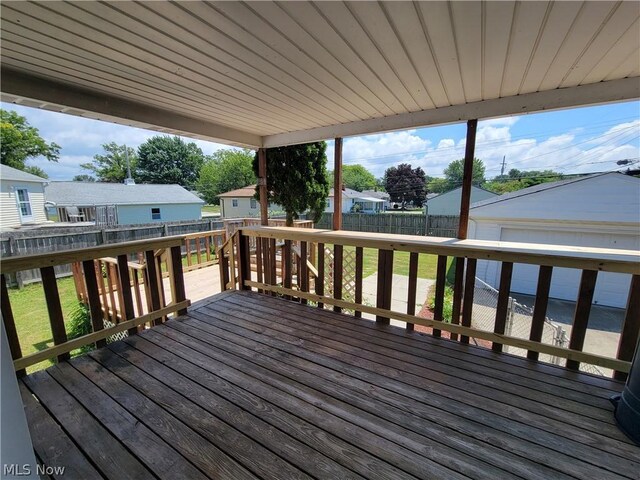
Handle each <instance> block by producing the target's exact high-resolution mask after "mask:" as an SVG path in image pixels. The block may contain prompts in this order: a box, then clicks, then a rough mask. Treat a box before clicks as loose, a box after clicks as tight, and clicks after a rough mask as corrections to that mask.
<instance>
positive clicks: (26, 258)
mask: <svg viewBox="0 0 640 480" xmlns="http://www.w3.org/2000/svg"><path fill="white" fill-rule="evenodd" d="M182 242H183V236H182V235H175V236H171V237H162V238H152V239H144V240H135V241H133V242H122V243H114V244H109V245H98V246H96V247H88V248H79V249H76V250H64V251H61V252H50V253H40V254H36V255H19V256H15V257H3V258H2V263H1V264H0V270H1V271H2V273H4V274H7V273H14V272H20V271H23V270H30V269H34V268H42V267H55V266H57V265H66V264H69V263H74V262H82V261H84V260H93V259H96V258H102V257H117V256H118V255H122V254H125V253H133V252H139V251H143V250H157V249H161V248H170V247H176V246H179V245H181V244H182Z"/></svg>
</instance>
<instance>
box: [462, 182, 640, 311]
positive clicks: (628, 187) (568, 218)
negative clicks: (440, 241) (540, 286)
mask: <svg viewBox="0 0 640 480" xmlns="http://www.w3.org/2000/svg"><path fill="white" fill-rule="evenodd" d="M469 238H476V239H480V240H501V241H505V242H524V243H538V244H539V243H544V244H552V245H572V246H578V247H580V246H582V247H600V248H614V249H624V250H633V251H635V252H637V251H639V250H640V179H638V178H635V177H631V176H629V175H624V174H622V173H617V172H613V173H604V174H596V175H590V176H585V177H579V178H575V179H571V180H563V181H559V182H553V183H544V184H541V185H536V186H533V187H529V188H525V189H523V190H518V191H516V192H512V193H508V194H505V195H501V196H498V197H495V198H491V199H488V200H484V201H482V202H478V203H475V204H473V205H472V206H471V209H470V224H469ZM580 274H581V272H580V270H576V269H567V268H554V269H553V274H552V281H551V291H550V296H551V297H553V298H559V299H564V300H573V301H575V300H576V298H577V295H578V288H579V284H580ZM476 275H477V276H478V277H479V278H480V279H481V280H483V281H485V282H487V283H489V284H490V285H493V286H494V287H496V288H497V286H498V284H499V281H500V267H499V265H498V264H497V263H496V262H490V261H479V262H478V267H477V273H476ZM537 279H538V267H537V266H533V265H524V264H515V265H514V269H513V277H512V281H511V291H512V292H517V293H524V294H530V295H535V294H536V287H537ZM630 280H631V276H630V275H624V274H615V273H600V274H599V275H598V279H597V282H596V288H595V292H594V303H597V304H600V305H607V306H612V307H620V308H623V307H625V306H626V303H627V297H628V293H629V283H630Z"/></svg>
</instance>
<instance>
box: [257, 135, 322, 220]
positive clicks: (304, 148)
mask: <svg viewBox="0 0 640 480" xmlns="http://www.w3.org/2000/svg"><path fill="white" fill-rule="evenodd" d="M326 150H327V144H326V143H325V142H315V143H307V144H303V145H291V146H288V147H277V148H269V149H267V151H266V155H267V191H268V192H269V201H270V202H273V203H277V204H278V205H280V206H282V208H283V209H284V211H285V212H286V213H287V225H288V226H291V225H293V221H294V220H295V219H297V218H298V213H300V212H304V211H307V210H308V211H309V213H310V215H311V217H312V220H313V221H314V222H317V221H319V220H320V217H321V216H322V212H323V211H324V209H325V205H326V201H327V197H328V196H329V182H328V181H327V155H326ZM253 171H254V173H255V176H256V177H257V176H258V153H256V155H255V157H254V159H253Z"/></svg>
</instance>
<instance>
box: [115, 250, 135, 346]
mask: <svg viewBox="0 0 640 480" xmlns="http://www.w3.org/2000/svg"><path fill="white" fill-rule="evenodd" d="M118 273H119V274H120V300H121V303H122V304H123V306H124V309H123V312H122V317H123V320H131V319H133V318H135V316H136V312H135V311H134V310H133V293H132V292H131V278H130V277H129V258H128V257H127V255H118ZM128 332H129V335H135V334H136V333H137V332H138V327H132V328H130V329H129V330H128Z"/></svg>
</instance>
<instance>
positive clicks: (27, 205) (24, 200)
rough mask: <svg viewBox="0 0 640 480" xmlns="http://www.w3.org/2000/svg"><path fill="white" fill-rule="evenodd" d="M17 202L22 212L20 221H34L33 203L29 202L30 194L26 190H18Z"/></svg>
mask: <svg viewBox="0 0 640 480" xmlns="http://www.w3.org/2000/svg"><path fill="white" fill-rule="evenodd" d="M16 200H17V202H18V210H20V219H21V220H22V221H23V222H25V221H31V220H33V212H32V211H31V201H30V200H29V192H28V191H27V189H26V188H19V189H17V190H16Z"/></svg>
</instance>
